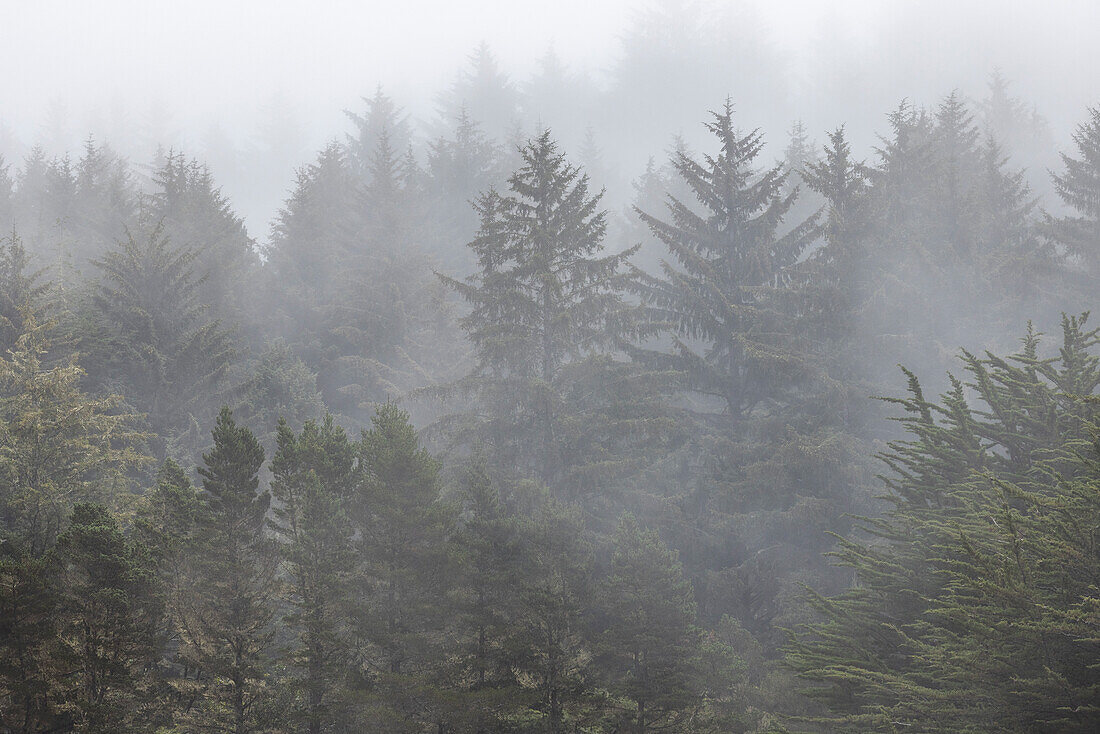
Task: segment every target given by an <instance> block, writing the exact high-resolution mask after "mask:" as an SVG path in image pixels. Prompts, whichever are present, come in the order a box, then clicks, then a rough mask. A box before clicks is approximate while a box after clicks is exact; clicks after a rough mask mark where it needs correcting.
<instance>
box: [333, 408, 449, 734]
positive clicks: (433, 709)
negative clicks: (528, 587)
mask: <svg viewBox="0 0 1100 734" xmlns="http://www.w3.org/2000/svg"><path fill="white" fill-rule="evenodd" d="M359 460H360V462H361V464H362V471H363V481H362V484H361V485H360V486H359V488H358V493H357V494H356V496H355V498H354V500H353V502H352V509H351V517H352V520H353V522H354V524H355V529H356V533H357V535H358V551H359V554H360V555H359V559H360V560H359V572H360V573H361V574H362V576H361V579H360V580H359V581H358V582H357V585H358V588H359V589H361V590H362V591H364V592H367V590H368V589H369V592H367V593H365V594H364V595H363V596H362V597H361V600H360V605H359V609H358V610H357V626H358V629H357V635H358V639H360V640H361V641H362V643H363V646H364V647H363V649H362V650H361V651H360V659H359V661H358V663H359V665H360V670H361V671H362V674H363V675H364V676H365V678H366V680H367V681H369V682H370V684H371V687H372V688H373V693H372V694H371V695H369V696H368V697H367V701H368V703H369V706H368V707H367V709H366V710H365V711H364V712H363V716H365V723H363V724H362V725H363V726H377V727H384V728H387V729H389V730H394V729H395V728H396V727H397V726H398V722H402V721H404V722H407V721H410V720H411V721H419V722H421V724H431V725H434V724H436V723H437V721H438V719H439V718H440V704H439V697H438V693H437V688H436V685H435V679H436V677H437V676H438V674H439V671H440V669H441V667H442V662H443V657H444V656H443V653H442V652H441V650H442V649H443V648H442V647H441V645H442V643H443V642H444V637H443V634H442V632H443V630H444V629H445V623H446V619H445V613H446V609H447V606H446V604H445V599H446V597H447V592H448V588H449V586H450V579H451V574H450V569H449V566H448V558H447V547H446V542H445V541H446V537H447V533H448V532H449V530H450V527H451V524H452V522H453V513H452V511H451V510H450V508H449V507H448V506H447V505H446V504H444V503H443V502H442V501H441V499H440V477H439V472H440V468H441V467H440V463H439V462H438V461H437V460H436V459H435V458H434V457H432V455H431V454H429V453H428V451H427V450H426V449H424V448H422V447H421V446H420V443H419V439H418V437H417V435H416V431H415V430H414V429H413V427H412V424H411V423H410V422H409V415H408V413H406V412H405V411H403V410H401V409H400V408H398V407H397V406H396V405H395V404H394V403H385V404H383V405H382V406H380V407H379V408H378V409H377V411H376V413H375V416H374V418H373V420H372V426H371V428H370V430H369V431H365V432H364V433H363V438H362V441H361V444H360V455H359ZM406 725H407V724H406Z"/></svg>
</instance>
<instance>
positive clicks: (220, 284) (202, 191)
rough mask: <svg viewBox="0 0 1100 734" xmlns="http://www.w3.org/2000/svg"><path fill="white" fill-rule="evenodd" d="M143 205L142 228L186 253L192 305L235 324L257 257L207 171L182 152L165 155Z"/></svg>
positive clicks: (245, 302) (246, 303) (243, 306)
mask: <svg viewBox="0 0 1100 734" xmlns="http://www.w3.org/2000/svg"><path fill="white" fill-rule="evenodd" d="M153 182H154V184H155V189H154V190H153V192H152V193H151V194H150V195H149V196H148V197H147V200H146V202H145V211H144V217H145V220H146V221H145V226H146V227H149V228H155V229H157V230H158V231H159V232H160V233H161V234H162V235H163V236H164V237H165V238H166V239H167V240H168V242H170V243H171V250H170V251H173V254H178V253H187V255H186V256H187V257H188V258H189V259H190V261H191V262H190V265H191V268H192V269H193V271H194V277H195V283H194V288H195V296H196V299H197V302H198V303H199V304H200V305H202V306H203V307H205V308H208V309H209V310H210V313H211V314H212V315H213V316H214V317H215V318H218V319H221V320H224V321H226V322H227V323H240V320H241V314H242V312H243V311H245V310H246V309H247V308H248V307H249V305H250V302H249V300H247V299H246V298H244V294H243V291H242V289H241V287H240V284H241V283H242V282H246V281H248V280H249V279H251V278H253V277H255V275H256V272H257V270H258V269H259V265H260V262H259V258H258V257H257V255H256V249H255V247H254V245H253V242H252V239H251V238H250V237H249V235H248V231H247V230H246V228H245V226H244V221H243V220H242V219H241V218H240V217H239V216H238V215H237V214H236V213H235V212H234V211H233V208H232V206H231V204H230V202H229V200H228V199H227V198H226V197H225V196H224V195H223V194H222V192H221V189H220V188H219V187H218V186H217V184H216V183H215V181H214V176H213V174H212V173H211V172H210V169H209V168H208V167H207V166H205V165H203V164H201V163H199V162H198V161H197V160H194V159H188V158H187V157H186V156H184V155H183V154H182V153H179V152H171V151H170V152H169V153H168V155H167V156H165V157H164V159H163V161H162V162H161V163H160V165H159V166H158V168H157V169H156V171H155V172H154V174H153Z"/></svg>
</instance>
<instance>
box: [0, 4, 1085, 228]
mask: <svg viewBox="0 0 1100 734" xmlns="http://www.w3.org/2000/svg"><path fill="white" fill-rule="evenodd" d="M695 1H696V2H701V3H702V4H703V5H710V6H719V7H724V8H726V9H729V8H748V9H749V10H751V11H752V12H754V13H755V15H756V17H757V18H758V19H759V21H760V22H761V26H762V27H761V28H760V29H759V32H760V33H761V34H764V35H766V36H769V37H770V40H771V41H772V43H774V44H775V45H776V46H777V47H778V48H779V49H780V50H782V51H784V52H786V54H787V55H788V56H789V58H790V59H791V60H792V64H791V68H793V69H794V70H795V72H796V73H797V74H798V75H799V77H800V79H799V80H797V81H796V82H794V85H795V86H794V87H793V89H795V90H796V92H795V99H794V101H793V103H792V102H791V101H790V99H788V100H787V101H786V102H782V103H781V102H777V104H787V105H788V107H786V108H782V109H780V110H779V111H778V112H779V114H780V115H781V116H784V117H786V116H788V115H790V116H794V115H797V116H799V117H802V118H803V119H806V118H807V116H809V119H810V121H811V123H812V129H813V134H814V135H815V136H816V137H818V138H821V137H822V136H823V132H824V130H825V129H828V128H831V127H833V126H835V125H837V124H840V123H844V122H848V123H850V124H851V125H854V126H856V128H857V129H856V133H857V134H859V135H861V136H862V137H861V138H860V139H862V140H864V141H871V140H873V135H872V133H873V132H874V131H875V130H879V129H881V120H882V117H881V114H880V113H879V112H877V111H881V113H885V112H886V111H888V110H889V109H891V108H892V107H893V106H894V105H895V104H896V103H897V101H898V100H900V99H901V98H902V97H910V98H913V97H915V98H916V101H917V102H918V103H922V104H927V103H930V102H934V101H935V100H936V98H937V97H938V96H940V95H942V94H945V93H946V92H948V91H950V90H951V89H952V88H955V87H959V86H962V87H963V92H964V93H970V94H973V93H975V92H976V91H979V92H980V91H981V85H982V84H983V80H984V79H986V78H987V76H988V73H989V71H990V70H991V69H992V68H993V67H1000V68H1001V69H1002V70H1004V72H1005V73H1006V75H1007V76H1008V78H1009V79H1011V80H1012V81H1013V90H1014V91H1015V92H1016V93H1018V94H1021V95H1022V96H1024V97H1025V98H1026V99H1028V100H1030V101H1032V102H1035V103H1036V104H1037V105H1038V107H1039V109H1040V110H1041V111H1042V112H1043V114H1044V115H1046V116H1047V117H1048V119H1050V120H1051V122H1052V126H1051V127H1052V129H1053V130H1054V132H1055V134H1056V136H1058V137H1059V139H1060V141H1065V139H1066V138H1067V137H1068V134H1069V133H1070V132H1071V131H1072V125H1073V124H1074V123H1076V122H1078V121H1080V120H1081V119H1082V118H1083V116H1084V108H1085V106H1086V105H1089V104H1097V103H1100V44H1098V43H1097V32H1098V30H1100V0H1046V1H1043V0H818V1H814V0H770V1H769V0H695ZM679 2H682V3H691V2H692V0H679ZM646 4H647V0H546V1H545V2H530V1H529V0H404V1H403V2H400V1H394V2H381V1H378V0H365V1H361V2H351V1H350V0H313V1H312V2H304V1H302V0H262V1H261V0H220V1H216V0H176V1H173V2H168V1H166V0H82V1H81V0H0V29H3V30H2V32H0V69H2V70H3V71H2V72H0V151H4V150H6V151H7V152H8V154H9V159H12V156H13V155H18V154H20V153H21V151H22V150H25V148H26V147H27V146H29V145H30V144H32V143H35V142H40V141H41V140H42V138H43V137H45V135H46V132H45V131H47V130H55V131H56V129H57V127H58V126H56V125H53V126H51V124H50V120H51V119H53V118H57V117H59V116H60V117H62V118H64V119H65V120H66V127H67V129H66V131H65V132H66V135H67V138H66V139H65V141H63V142H62V143H61V144H62V145H65V146H68V147H70V148H72V147H75V145H77V144H79V141H81V140H82V139H84V138H85V137H86V136H87V134H88V133H89V132H90V131H92V130H93V129H95V128H97V127H99V128H108V129H110V130H111V131H113V133H114V134H115V135H116V136H117V135H119V134H121V135H136V134H137V133H136V132H132V133H131V132H130V131H137V130H138V129H139V128H140V127H141V123H142V121H143V120H146V119H148V118H150V117H151V116H152V115H154V114H155V115H157V117H158V121H157V125H158V126H160V128H165V127H167V128H170V129H171V131H172V132H174V133H175V134H177V141H181V142H182V143H183V144H184V145H185V146H190V147H189V149H190V150H198V149H200V148H201V145H202V142H201V141H202V140H203V139H204V138H203V136H204V135H207V134H208V133H209V131H210V130H211V128H212V127H213V126H215V125H217V126H218V127H220V128H221V130H222V131H223V132H224V133H225V134H227V135H229V136H230V137H232V138H234V139H236V140H237V141H238V142H240V141H241V140H247V138H248V136H250V135H254V134H255V131H256V128H257V125H258V124H260V123H259V121H260V120H261V119H262V117H263V109H264V106H265V105H267V104H269V103H270V102H271V100H272V99H273V96H274V95H280V97H281V98H282V99H283V100H285V101H286V103H288V104H289V106H290V107H291V109H292V110H294V111H296V113H297V115H298V117H299V118H300V119H301V120H302V123H303V127H304V128H305V129H304V133H305V136H306V138H307V141H308V145H309V146H312V147H313V148H316V147H319V146H320V145H322V144H323V143H324V142H326V141H327V140H330V139H333V138H335V137H337V136H339V135H340V134H341V133H342V132H343V131H344V130H345V129H346V121H345V120H344V118H343V115H342V110H343V109H345V108H349V107H351V108H356V109H359V108H360V106H361V105H360V104H359V102H358V99H359V97H360V96H363V95H368V94H371V93H372V92H373V90H374V89H375V87H376V86H377V85H378V84H383V85H384V86H385V89H386V91H387V92H388V93H390V94H391V95H392V96H394V97H395V98H396V100H397V101H398V103H399V104H401V105H403V106H404V107H405V108H406V109H408V110H410V111H411V112H413V113H414V114H416V115H419V116H421V118H423V117H427V116H429V115H430V113H431V110H432V106H433V102H434V97H435V94H436V93H437V92H438V91H439V90H440V89H441V88H443V87H445V86H446V84H447V83H448V82H450V81H451V80H452V79H453V78H454V75H455V73H456V71H457V70H458V69H459V68H460V67H461V66H462V65H463V64H464V62H465V59H466V57H467V55H468V54H469V53H470V51H471V50H472V49H473V48H474V47H475V46H476V45H477V44H478V43H480V42H481V41H486V42H487V43H488V44H489V46H490V47H491V49H492V51H493V53H494V54H495V55H496V56H497V58H498V60H499V61H500V63H501V65H502V67H503V68H504V69H505V70H506V71H507V72H508V73H509V74H511V75H512V76H513V77H514V78H515V77H519V78H522V77H523V76H525V75H526V74H527V73H528V72H529V71H530V70H531V69H532V68H533V67H534V65H535V62H536V60H537V59H538V58H539V57H541V56H542V55H543V54H544V53H545V52H546V50H547V49H548V48H550V47H551V46H552V47H553V48H554V50H555V51H556V52H557V54H558V55H559V56H560V57H561V58H562V59H563V60H564V61H565V62H566V64H568V65H569V66H571V67H572V68H574V69H583V70H586V71H588V72H590V73H592V74H593V75H594V76H595V77H596V78H597V79H598V78H599V77H600V75H601V74H602V73H604V72H606V71H607V70H608V69H609V68H610V67H611V66H612V64H613V63H614V60H615V57H616V54H617V52H618V39H619V38H620V37H621V35H622V34H623V33H624V31H625V30H626V29H627V28H628V27H629V24H630V20H631V18H632V16H633V14H634V13H636V12H637V11H638V9H639V8H643V7H645V6H646ZM841 39H843V40H841ZM830 44H834V45H836V46H839V48H830ZM884 60H889V63H888V64H886V63H884ZM831 67H835V69H833V68H831ZM876 67H881V68H882V69H886V71H885V72H881V71H880V73H879V74H878V78H875V74H874V73H867V70H871V71H872V72H873V70H874V69H876ZM836 69H840V72H839V73H840V75H841V77H842V84H844V85H846V87H847V88H846V90H845V95H846V96H844V97H842V98H838V99H835V100H834V104H835V107H836V108H835V109H828V110H824V109H820V110H819V109H810V110H806V109H803V108H801V107H798V105H799V104H802V105H803V107H805V106H810V107H818V106H820V105H821V104H823V103H822V102H820V101H813V97H812V95H809V94H807V95H805V96H804V97H799V93H798V92H797V90H798V89H799V88H800V87H799V86H798V85H799V84H802V85H804V87H803V88H806V89H810V88H812V87H813V86H814V84H815V77H816V76H817V75H820V74H822V73H824V74H826V75H827V74H829V73H830V71H832V72H833V73H834V77H835V75H836V74H837V73H838V72H837V71H836ZM834 81H835V80H834ZM865 87H866V88H865ZM639 93H643V94H644V90H639ZM777 96H778V95H777ZM861 100H862V101H863V102H864V103H866V102H867V100H870V104H865V106H866V107H867V108H868V109H873V110H875V111H876V112H875V113H874V114H873V115H872V114H868V113H867V112H866V111H855V112H853V108H855V105H856V104H857V103H858V102H860V101H861ZM856 109H858V108H856ZM702 113H703V111H702V110H698V111H690V116H689V119H692V120H696V119H701V118H700V117H699V115H701V114H702ZM815 113H820V115H819V118H815V117H814V114H815ZM846 115H847V116H848V117H851V116H852V115H855V116H857V117H865V118H869V119H856V120H853V119H848V117H846ZM859 126H863V127H862V129H860V128H859ZM146 127H148V126H146ZM158 129H159V128H158ZM673 132H676V131H674V130H670V131H669V133H670V134H671V133H673ZM771 132H773V133H774V132H780V133H781V131H771ZM45 142H47V148H48V150H49V147H50V146H49V145H48V143H49V141H45ZM111 142H112V143H113V144H115V146H116V147H117V148H120V149H123V150H125V149H126V145H125V144H120V141H118V140H117V139H114V138H112V139H111ZM55 148H56V146H55ZM49 152H53V153H56V152H59V151H57V150H56V149H54V150H50V151H49ZM655 152H657V153H658V154H659V152H660V151H655ZM302 162H304V161H302ZM215 173H217V171H216V170H215ZM285 178H286V183H285V185H283V184H280V186H279V188H278V190H279V191H283V190H285V187H286V186H289V184H290V181H291V171H290V170H288V171H286V172H285ZM235 185H236V186H237V187H238V189H240V188H241V187H242V185H241V184H235ZM230 193H233V194H234V195H235V196H236V197H237V201H238V203H241V204H242V205H243V206H244V208H245V209H249V208H250V207H251V209H254V210H255V212H257V213H256V214H254V215H250V216H252V218H253V219H257V218H262V217H266V216H268V214H269V212H271V211H273V210H274V208H275V206H276V205H277V202H275V201H267V200H266V199H265V200H264V201H262V202H258V203H248V202H246V201H242V199H244V198H246V197H247V192H245V191H243V190H236V191H233V192H230ZM265 196H267V195H265ZM268 198H270V197H268Z"/></svg>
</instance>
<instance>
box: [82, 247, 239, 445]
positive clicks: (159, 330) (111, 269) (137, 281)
mask: <svg viewBox="0 0 1100 734" xmlns="http://www.w3.org/2000/svg"><path fill="white" fill-rule="evenodd" d="M96 266H97V267H98V268H99V272H100V275H101V279H100V281H99V283H98V284H97V285H96V287H95V289H94V292H93V296H92V308H91V309H90V312H89V313H88V314H87V319H86V320H81V321H79V322H77V323H76V324H75V325H74V326H75V328H77V329H79V333H78V337H77V338H78V344H79V345H80V347H81V348H82V350H83V352H84V353H85V355H86V361H87V363H88V369H89V372H90V373H91V378H92V381H93V384H94V385H96V386H97V387H100V388H105V389H109V390H117V391H118V392H121V393H122V394H123V395H124V396H125V397H126V398H127V399H128V400H129V401H130V402H131V404H132V405H134V406H135V407H136V408H138V409H139V410H141V412H143V413H145V414H146V415H147V416H148V421H149V426H150V428H151V429H152V430H153V431H154V432H155V433H156V435H157V438H158V439H159V442H158V446H157V452H158V453H159V454H160V455H161V456H165V455H167V454H169V453H171V454H173V455H177V456H180V457H182V456H189V455H190V454H192V453H193V452H197V449H198V447H199V446H200V445H201V444H200V439H199V436H198V425H200V424H202V423H205V422H206V421H208V420H210V419H212V418H213V416H214V413H215V405H216V402H215V401H216V400H217V396H218V394H219V393H220V391H221V390H222V389H224V387H225V378H226V374H227V371H228V370H229V367H230V365H231V364H232V361H233V358H234V351H235V350H234V346H233V342H232V340H231V337H230V332H228V331H226V330H225V329H224V328H222V326H221V324H220V322H218V321H216V320H214V319H213V318H212V317H211V316H210V315H209V313H208V311H207V309H206V307H205V306H204V305H203V303H202V301H201V300H200V297H199V287H200V277H199V275H198V274H197V273H196V271H195V269H194V268H195V254H194V253H193V252H191V251H188V250H179V249H174V248H173V247H172V245H171V243H170V242H169V240H168V239H167V236H166V234H165V232H164V231H163V230H162V229H161V228H160V227H157V228H154V229H152V230H150V231H146V232H140V233H138V234H137V235H135V234H133V233H127V236H126V239H125V241H122V242H119V243H118V244H117V245H116V247H115V248H114V249H113V250H111V251H110V252H108V253H107V254H106V255H105V256H104V257H103V259H102V260H100V261H98V262H97V263H96Z"/></svg>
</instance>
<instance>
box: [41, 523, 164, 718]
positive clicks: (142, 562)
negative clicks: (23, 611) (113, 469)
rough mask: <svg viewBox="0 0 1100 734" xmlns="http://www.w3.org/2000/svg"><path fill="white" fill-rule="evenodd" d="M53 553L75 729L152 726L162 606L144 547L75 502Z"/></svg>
mask: <svg viewBox="0 0 1100 734" xmlns="http://www.w3.org/2000/svg"><path fill="white" fill-rule="evenodd" d="M57 556H58V557H57V563H58V564H59V574H58V582H59V586H58V592H59V593H58V618H59V629H58V637H59V639H60V640H61V641H62V644H61V649H60V651H59V653H58V658H59V663H60V665H61V666H62V669H63V670H64V671H65V672H64V673H63V674H62V675H60V676H59V678H60V680H61V681H63V683H62V686H63V688H62V691H61V692H60V697H61V700H62V701H63V702H64V705H63V707H62V710H63V712H64V713H66V714H68V715H69V716H71V718H72V728H73V730H74V731H79V732H88V733H89V734H92V733H93V732H94V733H97V734H108V732H117V731H134V732H138V731H151V730H152V725H153V722H152V720H151V719H150V713H151V706H152V704H153V696H154V694H155V693H156V689H155V688H154V683H155V681H154V680H153V678H152V675H151V671H152V670H153V666H152V664H153V662H154V661H156V659H157V658H158V656H159V654H160V650H161V642H162V640H161V635H160V633H161V631H162V630H163V625H162V616H163V610H164V605H163V599H162V597H161V594H160V588H159V579H158V578H157V574H156V571H155V566H154V563H153V559H152V557H151V555H150V554H149V552H148V549H147V548H145V547H143V546H142V545H141V544H140V543H135V542H133V541H131V540H129V539H127V538H126V536H125V535H124V534H123V532H122V528H121V526H120V525H119V522H118V519H117V518H115V517H114V516H112V515H111V513H110V512H108V510H107V509H106V508H105V507H103V506H102V505H94V504H79V505H77V506H76V507H75V508H73V515H72V520H71V522H70V524H69V527H68V528H67V529H66V530H65V532H64V533H62V534H61V536H60V537H59V538H58V543H57Z"/></svg>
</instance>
